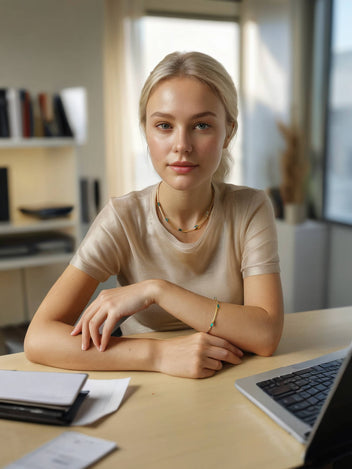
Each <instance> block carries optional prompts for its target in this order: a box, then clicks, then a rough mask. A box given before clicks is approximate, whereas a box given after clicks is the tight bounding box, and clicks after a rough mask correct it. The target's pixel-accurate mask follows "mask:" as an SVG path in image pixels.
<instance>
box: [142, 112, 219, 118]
mask: <svg viewBox="0 0 352 469" xmlns="http://www.w3.org/2000/svg"><path fill="white" fill-rule="evenodd" d="M206 116H213V117H217V115H216V114H215V112H212V111H204V112H199V113H198V114H194V115H193V116H191V119H199V118H200V117H206ZM150 117H164V118H167V119H172V118H173V117H174V116H173V115H172V114H168V113H165V112H153V114H152V115H151V116H150Z"/></svg>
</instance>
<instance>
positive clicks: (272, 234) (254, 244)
mask: <svg viewBox="0 0 352 469" xmlns="http://www.w3.org/2000/svg"><path fill="white" fill-rule="evenodd" d="M214 188H215V197H214V207H213V210H212V212H211V215H210V217H209V221H208V223H207V225H206V227H205V229H204V232H203V234H202V236H201V237H200V238H199V239H198V240H197V241H196V242H195V243H182V242H181V241H179V240H177V239H176V238H175V237H174V236H173V235H172V234H171V233H169V232H168V231H167V230H166V229H165V227H164V226H163V225H162V224H161V223H160V221H159V219H158V215H157V212H156V204H155V197H156V189H157V186H156V185H155V186H150V187H147V188H146V189H144V190H142V191H136V192H131V193H130V194H127V195H125V196H123V197H119V198H112V199H110V201H109V202H108V203H107V204H106V206H105V207H104V208H103V210H102V211H101V212H100V213H99V215H98V216H97V218H96V219H95V221H94V222H93V224H92V226H91V228H90V230H89V231H88V233H87V235H86V237H85V238H84V240H83V241H82V243H81V245H80V246H79V248H78V250H77V252H76V254H75V255H74V257H73V259H72V260H71V264H72V265H74V266H75V267H77V268H78V269H80V270H83V271H84V272H86V273H87V274H89V275H90V276H92V277H94V278H95V279H96V280H99V281H100V282H103V281H105V280H107V279H108V278H109V277H110V276H111V275H116V276H117V281H118V283H119V284H120V285H121V286H124V285H129V284H132V283H136V282H140V281H142V280H145V279H152V278H155V279H157V278H160V279H165V280H168V281H170V282H173V283H175V284H177V285H179V286H181V287H184V288H186V289H188V290H191V291H193V292H195V293H198V294H200V295H203V296H206V297H209V298H214V297H216V298H217V299H218V300H219V301H223V302H229V303H234V304H243V278H245V277H247V276H251V275H259V274H268V273H274V272H279V259H278V253H277V235H276V228H275V220H274V216H273V210H272V206H271V202H270V201H269V199H268V197H267V196H266V194H265V193H264V192H263V191H260V190H255V189H250V188H248V187H239V186H233V185H230V184H225V183H219V184H215V185H214ZM187 327H188V326H187V325H186V324H184V323H183V322H181V321H179V320H178V319H176V318H174V317H173V316H172V315H170V314H169V313H167V312H166V311H164V310H162V309H161V308H160V307H159V306H157V305H152V306H150V307H149V308H148V309H146V310H143V311H142V312H139V313H136V314H134V315H133V316H131V317H130V318H129V319H127V321H125V322H124V323H123V325H122V326H121V329H122V332H123V334H124V335H126V334H133V333H137V332H146V331H152V330H158V331H166V330H175V329H184V328H187Z"/></svg>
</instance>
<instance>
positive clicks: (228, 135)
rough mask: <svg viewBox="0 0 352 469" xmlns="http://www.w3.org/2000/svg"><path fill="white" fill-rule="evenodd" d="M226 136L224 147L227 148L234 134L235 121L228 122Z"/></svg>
mask: <svg viewBox="0 0 352 469" xmlns="http://www.w3.org/2000/svg"><path fill="white" fill-rule="evenodd" d="M226 130H227V131H226V138H225V141H224V146H223V148H227V147H228V146H229V143H230V141H231V139H232V137H233V136H234V130H235V122H228V124H227V129H226Z"/></svg>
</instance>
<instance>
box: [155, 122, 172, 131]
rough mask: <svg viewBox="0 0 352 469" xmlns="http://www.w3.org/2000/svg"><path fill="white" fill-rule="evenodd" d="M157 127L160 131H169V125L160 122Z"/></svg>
mask: <svg viewBox="0 0 352 469" xmlns="http://www.w3.org/2000/svg"><path fill="white" fill-rule="evenodd" d="M157 127H158V128H159V129H162V130H169V129H171V125H170V124H168V123H167V122H162V123H161V124H158V125H157Z"/></svg>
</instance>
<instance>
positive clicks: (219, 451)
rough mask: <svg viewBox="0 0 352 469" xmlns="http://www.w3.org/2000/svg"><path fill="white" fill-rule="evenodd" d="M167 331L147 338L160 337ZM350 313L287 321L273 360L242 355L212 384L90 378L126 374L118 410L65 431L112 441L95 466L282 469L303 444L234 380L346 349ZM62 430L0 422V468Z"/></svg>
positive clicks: (2, 360)
mask: <svg viewBox="0 0 352 469" xmlns="http://www.w3.org/2000/svg"><path fill="white" fill-rule="evenodd" d="M169 335H172V333H163V334H154V336H158V337H160V336H162V337H166V336H169ZM351 338H352V307H346V308H338V309H330V310H321V311H311V312H305V313H295V314H290V315H287V316H286V318H285V328H284V334H283V338H282V341H281V344H280V346H279V349H278V351H277V352H276V354H275V355H274V356H273V357H269V358H263V357H257V356H248V357H246V358H245V360H244V361H243V363H242V364H241V365H240V366H236V367H235V366H226V367H225V368H224V369H223V370H222V371H221V372H219V373H218V374H217V375H216V376H214V377H212V378H208V379H205V380H192V379H183V378H175V377H171V376H166V375H162V374H158V373H148V372H131V373H127V372H92V373H90V377H91V378H97V379H108V378H124V377H127V376H131V377H132V379H131V383H130V386H129V389H128V391H127V395H126V398H125V400H124V402H123V403H122V405H121V407H120V408H119V410H118V411H117V412H116V413H114V414H112V415H110V416H108V417H106V418H104V419H103V420H102V421H100V422H98V423H97V424H95V425H91V426H88V427H74V428H73V429H75V430H77V431H80V432H83V433H86V434H88V435H93V436H97V437H101V438H106V439H109V440H114V441H116V443H117V445H118V446H119V450H117V451H115V452H114V453H112V454H111V455H109V456H108V457H107V458H105V459H104V460H102V461H101V462H100V463H98V467H99V468H102V469H103V468H107V469H109V468H121V469H122V468H123V469H127V468H130V469H136V468H144V469H148V468H152V469H159V468H162V469H208V468H209V469H210V468H211V469H213V468H214V469H218V468H219V469H227V468H231V469H232V468H236V469H242V468H246V469H250V468H258V467H260V468H261V469H265V468H268V469H276V468H277V469H283V468H290V467H294V466H296V465H298V464H299V463H300V462H301V461H302V454H303V451H304V446H303V445H302V444H300V443H298V442H297V441H296V440H295V439H294V438H293V437H292V436H290V435H288V434H287V433H286V432H285V431H284V430H282V429H281V428H280V427H279V426H278V425H277V424H275V423H274V422H273V421H272V420H271V419H270V418H269V417H267V416H266V415H265V414H264V413H263V412H262V411H260V410H259V409H257V408H256V407H255V406H254V405H253V404H251V403H250V402H249V401H248V400H247V399H246V398H245V397H244V396H243V395H242V394H240V392H239V391H237V390H236V389H235V387H234V382H235V380H236V379H238V378H242V377H244V376H248V375H251V374H253V373H259V372H262V371H266V370H269V369H272V368H277V367H279V366H283V365H285V364H289V363H295V362H297V361H303V360H308V359H311V358H314V357H316V356H319V355H322V354H324V353H327V352H330V351H333V350H337V349H339V348H342V347H346V346H347V345H348V344H349V342H350V340H351ZM0 368H2V369H18V370H43V371H44V370H51V371H52V370H53V368H48V367H45V366H41V365H34V364H32V363H30V362H28V361H27V360H26V358H25V357H24V354H15V355H6V356H2V357H0ZM65 430H67V428H61V427H54V426H47V425H45V426H44V425H36V424H29V423H22V422H14V421H7V420H0V441H1V452H0V465H1V467H2V466H3V465H5V464H8V463H10V462H11V461H13V460H15V459H17V458H19V457H20V456H22V455H24V454H25V453H27V452H29V451H31V450H33V449H35V448H36V447H38V446H39V445H41V444H43V443H44V442H46V441H49V440H50V439H52V438H54V437H55V436H57V435H59V434H60V433H61V432H63V431H65Z"/></svg>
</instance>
